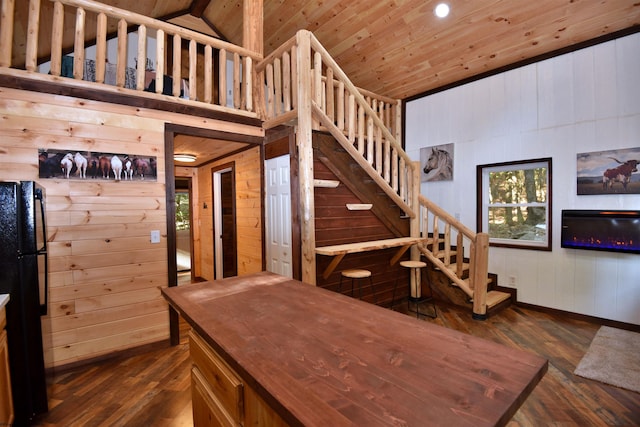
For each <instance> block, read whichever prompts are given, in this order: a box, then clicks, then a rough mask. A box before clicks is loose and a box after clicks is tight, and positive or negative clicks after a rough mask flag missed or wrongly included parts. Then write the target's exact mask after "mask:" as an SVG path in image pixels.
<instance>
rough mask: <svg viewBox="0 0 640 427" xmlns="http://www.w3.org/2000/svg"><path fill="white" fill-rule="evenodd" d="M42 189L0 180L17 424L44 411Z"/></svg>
mask: <svg viewBox="0 0 640 427" xmlns="http://www.w3.org/2000/svg"><path fill="white" fill-rule="evenodd" d="M46 242H47V238H46V229H45V213H44V190H43V189H42V188H41V187H40V186H38V185H37V184H36V183H35V182H33V181H21V182H0V294H9V302H8V303H7V306H6V314H7V341H8V345H9V373H10V375H11V388H12V392H13V407H14V412H15V421H14V425H15V426H22V425H25V426H26V425H29V424H31V421H32V420H33V419H34V417H35V416H36V415H37V414H40V413H43V412H47V410H48V404H47V379H46V377H45V366H44V352H43V347H42V324H41V320H40V317H41V316H42V315H44V314H46V311H47V293H48V289H47V287H48V282H47V243H46Z"/></svg>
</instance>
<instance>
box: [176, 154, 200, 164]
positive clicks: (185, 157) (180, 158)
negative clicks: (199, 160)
mask: <svg viewBox="0 0 640 427" xmlns="http://www.w3.org/2000/svg"><path fill="white" fill-rule="evenodd" d="M173 160H175V161H176V162H185V163H193V162H195V161H196V156H194V155H193V154H184V153H176V154H174V155H173Z"/></svg>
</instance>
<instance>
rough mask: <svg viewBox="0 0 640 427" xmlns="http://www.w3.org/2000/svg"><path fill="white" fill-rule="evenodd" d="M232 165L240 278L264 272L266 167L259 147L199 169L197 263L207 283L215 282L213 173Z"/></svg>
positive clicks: (199, 271) (198, 273)
mask: <svg viewBox="0 0 640 427" xmlns="http://www.w3.org/2000/svg"><path fill="white" fill-rule="evenodd" d="M229 163H234V168H235V185H236V233H237V236H236V240H237V245H238V246H237V255H238V276H242V275H244V274H250V273H257V272H259V271H262V270H263V268H262V235H263V233H262V191H261V189H262V176H263V168H262V161H261V159H260V148H259V147H257V146H256V147H254V148H251V149H249V150H245V151H243V152H241V153H237V154H235V155H233V156H230V157H226V158H224V159H222V160H219V161H217V162H213V163H209V164H207V165H205V166H202V167H200V168H198V173H197V177H198V192H199V204H198V215H199V217H200V241H199V243H200V246H199V249H200V260H199V261H200V262H196V263H197V264H198V265H199V266H200V268H199V270H198V271H197V275H200V277H202V278H204V279H207V280H213V279H214V258H213V257H214V253H213V192H212V188H213V186H212V171H213V170H218V169H220V167H221V166H223V165H226V164H229ZM205 204H206V205H207V208H206V209H205V208H204V205H205ZM196 243H198V242H196Z"/></svg>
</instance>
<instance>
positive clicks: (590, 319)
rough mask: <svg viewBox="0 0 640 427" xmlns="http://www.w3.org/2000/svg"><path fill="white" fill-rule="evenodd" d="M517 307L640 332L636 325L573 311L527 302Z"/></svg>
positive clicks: (518, 302)
mask: <svg viewBox="0 0 640 427" xmlns="http://www.w3.org/2000/svg"><path fill="white" fill-rule="evenodd" d="M515 305H516V306H517V307H522V308H526V309H528V310H535V311H539V312H543V313H549V314H559V315H562V316H565V317H568V318H570V319H575V320H582V321H585V322H589V323H596V324H599V325H603V326H611V327H612V328H618V329H626V330H628V331H633V332H640V325H636V324H634V323H626V322H620V321H617V320H611V319H605V318H602V317H596V316H589V315H587V314H580V313H574V312H572V311H565V310H559V309H556V308H549V307H543V306H540V305H534V304H528V303H525V302H520V301H516V303H515Z"/></svg>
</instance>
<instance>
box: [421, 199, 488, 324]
mask: <svg viewBox="0 0 640 427" xmlns="http://www.w3.org/2000/svg"><path fill="white" fill-rule="evenodd" d="M418 201H419V203H420V218H421V221H420V232H421V235H422V236H423V237H426V236H429V235H431V236H432V239H431V241H432V242H433V243H432V245H431V248H429V247H428V245H426V244H421V245H419V249H420V252H422V254H423V255H424V256H425V257H427V259H429V261H431V262H432V263H433V265H434V266H435V267H436V268H438V269H440V271H442V272H443V273H444V274H445V275H446V276H447V277H449V279H451V281H452V282H454V283H455V284H456V285H457V286H458V287H459V288H460V289H462V290H463V291H464V292H465V293H466V294H467V295H468V296H469V297H471V298H472V299H473V313H474V315H479V316H484V315H485V314H486V311H487V307H486V295H487V278H488V268H489V267H488V254H489V237H488V235H487V234H486V233H476V232H474V231H472V230H471V229H469V228H467V227H466V226H465V225H464V224H463V223H461V222H460V221H458V220H457V219H456V218H455V217H453V216H451V215H450V214H449V213H447V212H446V211H445V210H444V209H442V208H441V207H440V206H438V205H436V204H435V203H433V202H432V201H430V200H429V199H427V198H426V197H424V196H423V195H422V194H421V195H419V196H418ZM441 223H442V224H444V233H443V235H444V239H441V238H440V225H441ZM452 229H453V232H452ZM453 234H456V236H455V239H456V240H455V242H453ZM452 242H453V243H452ZM441 243H442V244H443V245H444V250H443V251H442V252H443V253H442V254H441V253H440V252H441V250H440V244H441ZM465 245H468V247H469V249H468V250H469V279H468V281H467V280H463V279H462V273H463V269H464V268H463V262H464V250H465ZM452 247H455V265H453V266H452V263H451V258H452V256H453V253H452Z"/></svg>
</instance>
